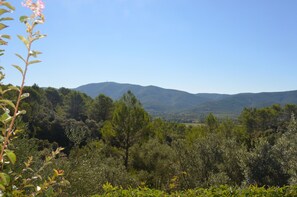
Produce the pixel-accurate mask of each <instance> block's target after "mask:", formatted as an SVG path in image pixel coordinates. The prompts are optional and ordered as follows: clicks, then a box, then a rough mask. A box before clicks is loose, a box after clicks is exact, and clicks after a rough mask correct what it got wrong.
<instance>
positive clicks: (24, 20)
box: [20, 16, 29, 23]
mask: <svg viewBox="0 0 297 197" xmlns="http://www.w3.org/2000/svg"><path fill="white" fill-rule="evenodd" d="M28 18H29V17H28V16H21V17H20V21H21V22H22V23H24V22H26V21H27V20H28Z"/></svg>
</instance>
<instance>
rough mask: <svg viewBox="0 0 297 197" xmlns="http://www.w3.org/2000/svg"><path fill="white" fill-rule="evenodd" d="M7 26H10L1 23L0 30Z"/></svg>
mask: <svg viewBox="0 0 297 197" xmlns="http://www.w3.org/2000/svg"><path fill="white" fill-rule="evenodd" d="M6 27H8V26H7V25H4V24H3V23H0V30H2V29H4V28H6Z"/></svg>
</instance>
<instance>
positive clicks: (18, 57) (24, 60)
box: [15, 53, 26, 63]
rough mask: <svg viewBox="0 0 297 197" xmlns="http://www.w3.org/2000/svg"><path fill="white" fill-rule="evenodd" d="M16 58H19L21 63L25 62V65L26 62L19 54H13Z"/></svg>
mask: <svg viewBox="0 0 297 197" xmlns="http://www.w3.org/2000/svg"><path fill="white" fill-rule="evenodd" d="M15 55H16V56H17V57H18V58H20V59H21V60H23V62H25V63H26V60H25V59H24V58H23V57H22V56H21V55H20V54H17V53H16V54H15Z"/></svg>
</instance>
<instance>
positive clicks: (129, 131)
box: [102, 91, 149, 169]
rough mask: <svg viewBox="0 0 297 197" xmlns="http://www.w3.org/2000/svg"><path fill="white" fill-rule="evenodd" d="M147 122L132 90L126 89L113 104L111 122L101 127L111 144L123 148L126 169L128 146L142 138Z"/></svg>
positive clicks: (144, 113) (146, 116) (146, 115)
mask: <svg viewBox="0 0 297 197" xmlns="http://www.w3.org/2000/svg"><path fill="white" fill-rule="evenodd" d="M148 123H149V116H148V114H147V113H146V112H145V111H144V109H143V108H142V107H141V105H140V103H139V101H138V100H137V99H136V97H135V96H134V95H133V94H132V92H130V91H128V92H127V93H126V94H124V95H123V97H122V98H121V99H120V101H119V102H117V103H116V104H115V109H114V112H113V115H112V120H111V122H110V123H107V125H106V126H105V127H104V128H103V129H102V135H103V136H108V137H109V139H108V140H110V141H111V144H112V145H114V146H116V147H119V148H121V149H123V150H124V156H123V158H124V165H125V167H126V169H128V163H129V154H130V152H129V151H130V148H131V147H132V146H133V145H134V144H136V143H139V142H141V140H142V139H143V138H144V136H145V132H146V131H147V130H146V129H147V127H148Z"/></svg>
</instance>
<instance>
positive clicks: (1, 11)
mask: <svg viewBox="0 0 297 197" xmlns="http://www.w3.org/2000/svg"><path fill="white" fill-rule="evenodd" d="M7 12H9V11H8V10H6V9H0V15H2V14H5V13H7Z"/></svg>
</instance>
